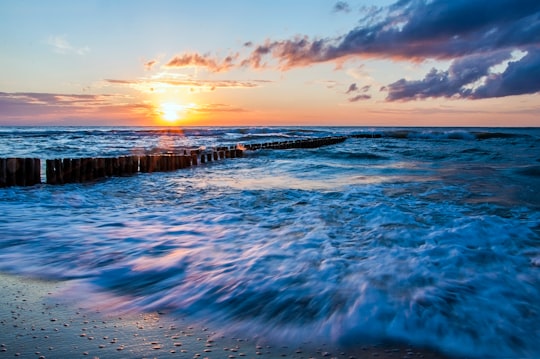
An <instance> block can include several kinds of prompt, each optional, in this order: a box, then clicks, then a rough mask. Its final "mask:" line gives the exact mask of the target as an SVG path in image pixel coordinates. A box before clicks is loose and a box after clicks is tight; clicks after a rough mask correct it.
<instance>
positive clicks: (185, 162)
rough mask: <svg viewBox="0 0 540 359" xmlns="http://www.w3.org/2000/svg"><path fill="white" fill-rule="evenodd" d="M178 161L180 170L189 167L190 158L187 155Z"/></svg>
mask: <svg viewBox="0 0 540 359" xmlns="http://www.w3.org/2000/svg"><path fill="white" fill-rule="evenodd" d="M180 161H182V168H187V167H190V166H191V157H190V156H188V155H183V156H180Z"/></svg>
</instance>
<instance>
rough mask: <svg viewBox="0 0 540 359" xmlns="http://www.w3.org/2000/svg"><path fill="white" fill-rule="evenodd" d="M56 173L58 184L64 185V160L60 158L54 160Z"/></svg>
mask: <svg viewBox="0 0 540 359" xmlns="http://www.w3.org/2000/svg"><path fill="white" fill-rule="evenodd" d="M54 172H55V175H56V184H64V173H63V171H62V160H61V159H60V158H57V159H55V160H54Z"/></svg>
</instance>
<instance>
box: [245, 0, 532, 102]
mask: <svg viewBox="0 0 540 359" xmlns="http://www.w3.org/2000/svg"><path fill="white" fill-rule="evenodd" d="M341 3H342V2H341V1H340V2H338V3H337V4H336V5H335V9H341V8H345V4H346V3H343V4H341ZM539 48H540V2H539V1H538V0H520V1H515V0H475V1H467V0H456V1H447V0H431V1H430V0H398V1H397V2H396V3H394V4H392V5H390V6H388V7H384V8H383V7H379V8H373V7H372V8H365V9H364V17H363V18H362V19H361V24H360V25H359V26H357V27H355V28H353V29H351V30H350V31H348V32H347V33H345V34H343V35H342V36H338V37H334V38H309V37H307V36H296V37H294V38H291V39H287V40H280V41H271V40H267V41H265V42H264V43H263V44H260V45H258V46H253V50H252V52H251V53H250V54H249V55H248V56H247V58H246V59H245V60H244V61H242V62H241V64H242V65H243V66H251V67H252V68H265V67H270V66H277V67H278V68H280V69H281V70H289V69H292V68H295V67H304V66H310V65H313V64H317V63H322V62H330V61H332V62H336V63H338V64H340V63H342V62H343V61H345V60H347V59H349V58H364V59H367V58H382V59H393V60H399V61H413V62H420V61H424V60H425V59H436V60H452V61H453V62H452V65H451V68H450V69H449V70H448V71H441V70H436V69H434V70H432V71H430V72H429V73H428V74H426V76H425V77H424V79H422V80H418V81H408V80H405V79H401V80H399V81H397V82H395V83H392V84H390V85H388V86H387V88H388V89H389V91H390V92H389V95H388V100H390V101H392V100H409V99H422V98H428V97H463V98H486V97H499V96H508V95H519V94H530V93H535V92H537V91H538V85H537V84H539V83H540V76H539V74H538V63H539V59H538V49H539ZM516 50H519V51H522V52H524V53H527V56H525V57H524V58H522V59H520V60H519V61H514V62H511V63H510V64H509V65H508V68H507V69H506V70H505V71H504V72H503V73H501V74H499V75H494V74H493V73H492V72H490V69H491V68H493V67H494V66H495V65H500V64H502V63H503V62H504V61H507V60H508V59H509V56H510V55H509V54H510V53H511V52H512V51H516ZM477 81H483V86H480V87H478V86H477V84H476V83H475V82H477Z"/></svg>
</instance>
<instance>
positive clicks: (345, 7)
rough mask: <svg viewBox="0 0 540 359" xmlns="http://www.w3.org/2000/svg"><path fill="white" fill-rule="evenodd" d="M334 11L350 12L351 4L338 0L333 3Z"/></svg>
mask: <svg viewBox="0 0 540 359" xmlns="http://www.w3.org/2000/svg"><path fill="white" fill-rule="evenodd" d="M334 12H351V6H350V5H349V4H348V3H346V2H345V1H338V2H337V3H336V4H335V5H334Z"/></svg>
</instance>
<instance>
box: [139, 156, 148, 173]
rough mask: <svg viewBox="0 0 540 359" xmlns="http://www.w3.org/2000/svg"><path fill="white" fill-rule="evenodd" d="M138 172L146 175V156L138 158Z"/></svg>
mask: <svg viewBox="0 0 540 359" xmlns="http://www.w3.org/2000/svg"><path fill="white" fill-rule="evenodd" d="M140 166H141V168H140V172H142V173H147V172H148V156H141V158H140Z"/></svg>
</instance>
